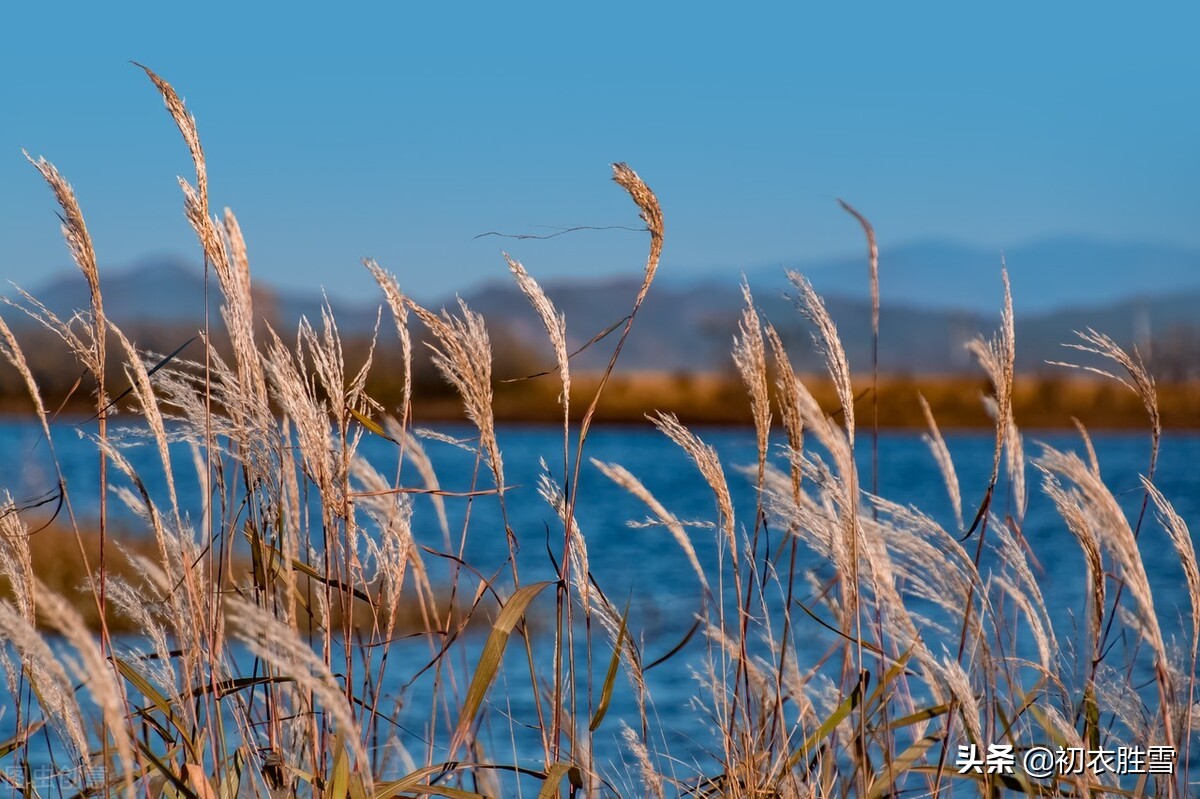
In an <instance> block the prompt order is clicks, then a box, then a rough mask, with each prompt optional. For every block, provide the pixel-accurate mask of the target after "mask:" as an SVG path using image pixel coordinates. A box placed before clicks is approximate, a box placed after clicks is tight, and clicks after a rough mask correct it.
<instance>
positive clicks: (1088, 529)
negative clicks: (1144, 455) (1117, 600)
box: [1038, 461, 1105, 663]
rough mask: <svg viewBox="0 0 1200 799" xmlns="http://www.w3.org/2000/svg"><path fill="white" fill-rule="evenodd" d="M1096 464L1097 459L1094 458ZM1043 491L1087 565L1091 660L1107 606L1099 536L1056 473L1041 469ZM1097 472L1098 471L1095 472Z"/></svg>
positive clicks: (1094, 657) (1097, 656) (1094, 658)
mask: <svg viewBox="0 0 1200 799" xmlns="http://www.w3.org/2000/svg"><path fill="white" fill-rule="evenodd" d="M1092 465H1093V466H1095V462H1094V461H1093V464H1092ZM1038 469H1039V470H1040V471H1041V472H1042V476H1043V477H1042V492H1043V493H1044V494H1046V496H1048V497H1049V498H1050V500H1051V501H1052V502H1053V503H1054V506H1055V508H1056V509H1057V511H1058V514H1059V516H1060V517H1061V518H1062V520H1063V521H1064V522H1066V525H1067V529H1068V530H1069V531H1070V532H1071V535H1073V536H1074V537H1075V540H1076V541H1077V542H1078V543H1079V548H1080V549H1081V550H1082V552H1083V560H1084V563H1085V564H1086V566H1087V577H1088V580H1087V582H1088V585H1089V586H1090V588H1091V590H1090V592H1089V603H1090V605H1091V612H1090V613H1089V614H1088V632H1089V634H1090V639H1091V643H1092V652H1091V656H1092V661H1093V662H1094V663H1095V662H1098V661H1099V659H1100V646H1101V630H1102V626H1103V623H1104V608H1105V570H1104V561H1103V558H1102V556H1101V552H1100V546H1101V545H1100V538H1099V536H1098V535H1097V534H1096V530H1095V527H1094V525H1093V521H1092V519H1091V518H1090V517H1089V515H1088V514H1087V513H1085V512H1084V509H1083V507H1082V506H1081V505H1080V504H1079V503H1078V502H1077V501H1076V499H1075V498H1074V497H1072V496H1071V495H1070V494H1068V493H1067V491H1066V490H1065V489H1064V488H1063V486H1062V483H1060V482H1059V480H1058V478H1057V477H1055V475H1054V474H1053V473H1052V472H1050V471H1048V470H1046V469H1044V468H1042V466H1041V465H1040V464H1039V465H1038ZM1093 473H1094V474H1097V476H1098V472H1093Z"/></svg>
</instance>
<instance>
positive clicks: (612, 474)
mask: <svg viewBox="0 0 1200 799" xmlns="http://www.w3.org/2000/svg"><path fill="white" fill-rule="evenodd" d="M592 465H593V466H595V467H596V468H597V469H599V470H600V472H601V474H603V475H604V476H605V477H607V478H608V479H609V480H612V481H613V482H614V483H616V484H617V485H619V486H620V487H621V488H623V489H625V490H626V491H628V492H629V493H630V494H633V495H634V496H635V497H637V498H638V499H640V500H641V501H642V502H644V503H645V504H646V507H648V508H649V509H650V512H651V513H653V514H654V516H655V518H657V519H658V521H659V522H660V523H661V524H662V525H663V526H664V527H666V528H667V530H668V531H669V532H670V533H671V536H672V537H673V538H674V539H675V543H677V544H679V548H680V549H681V550H683V554H684V557H686V558H687V561H688V563H689V564H690V565H691V567H692V571H694V572H695V573H696V579H698V580H699V581H700V585H701V586H702V587H703V588H704V594H705V596H706V597H707V596H709V595H711V593H712V589H711V588H710V587H709V584H708V578H707V577H705V576H704V569H703V568H702V567H701V566H700V559H699V558H697V557H696V548H695V547H693V546H692V540H691V539H690V538H689V537H688V534H687V531H686V530H684V529H683V523H682V522H680V521H679V518H678V517H676V516H675V514H673V513H671V512H670V511H669V510H667V509H666V507H664V506H663V504H662V503H661V502H659V501H658V499H657V498H656V497H655V496H654V495H653V494H652V493H650V490H649V489H647V488H646V486H644V485H643V484H642V482H641V481H640V480H638V479H637V478H636V477H634V476H633V475H632V474H630V473H629V470H628V469H626V468H625V467H624V466H621V465H620V464H616V463H605V462H603V461H599V460H596V459H595V458H592Z"/></svg>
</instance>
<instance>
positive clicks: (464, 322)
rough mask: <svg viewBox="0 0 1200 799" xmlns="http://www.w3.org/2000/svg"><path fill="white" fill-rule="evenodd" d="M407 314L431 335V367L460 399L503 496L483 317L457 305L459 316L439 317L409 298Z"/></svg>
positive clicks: (487, 344) (460, 304)
mask: <svg viewBox="0 0 1200 799" xmlns="http://www.w3.org/2000/svg"><path fill="white" fill-rule="evenodd" d="M404 301H405V304H406V305H407V306H408V308H409V310H411V311H412V312H413V313H415V314H416V315H417V318H418V319H420V320H421V322H422V323H423V324H424V325H425V327H427V328H428V329H429V332H431V333H433V335H434V337H435V338H436V339H437V344H436V345H434V344H427V346H428V347H429V348H430V350H431V351H432V352H433V363H434V365H435V366H436V367H437V368H438V371H440V372H441V373H442V377H444V378H445V379H446V382H448V383H450V385H452V386H454V388H455V390H456V391H457V392H458V393H459V396H461V397H462V400H463V407H464V409H465V410H466V413H467V418H468V419H470V420H471V423H472V424H474V425H475V427H476V429H477V430H479V442H480V447H481V448H482V451H483V453H484V455H485V456H486V459H487V464H488V467H489V468H490V469H491V470H492V475H493V477H494V478H495V482H496V489H497V490H498V491H500V492H501V495H503V492H504V488H505V485H504V461H503V460H502V458H501V455H500V447H499V445H498V444H497V443H496V422H495V417H494V415H493V412H492V347H491V342H490V340H489V338H488V334H487V327H486V326H485V325H484V321H483V317H482V316H480V315H479V314H477V313H475V312H474V311H472V310H471V309H470V308H468V307H467V304H466V303H465V302H463V301H462V300H461V299H460V300H459V301H458V305H459V309H460V310H461V311H462V315H461V316H452V315H451V314H450V313H448V312H447V311H445V310H443V311H442V313H441V315H440V316H438V315H437V314H434V313H433V312H432V311H428V310H426V309H425V308H423V307H421V306H420V305H418V304H417V303H415V302H413V301H412V300H411V299H409V298H408V297H405V298H404Z"/></svg>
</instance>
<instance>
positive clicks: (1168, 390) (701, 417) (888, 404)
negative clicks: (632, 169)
mask: <svg viewBox="0 0 1200 799" xmlns="http://www.w3.org/2000/svg"><path fill="white" fill-rule="evenodd" d="M501 377H503V376H501ZM801 379H802V381H803V382H804V384H805V385H806V386H807V387H808V388H809V390H810V391H812V393H813V395H814V397H816V399H817V401H818V402H819V403H820V404H821V406H822V407H823V408H824V409H825V410H826V412H827V413H829V414H831V415H833V416H835V417H838V418H840V416H841V413H842V410H841V404H840V402H839V401H838V399H837V395H836V392H835V390H834V387H833V384H832V382H831V381H830V380H829V378H828V377H826V376H824V375H808V376H802V377H801ZM599 382H600V376H599V375H597V374H594V373H583V374H578V375H573V376H572V391H571V408H570V411H571V419H572V421H578V420H579V419H581V418H582V416H583V414H584V413H585V412H586V410H587V408H588V406H589V404H590V403H591V400H592V397H593V396H594V395H595V392H596V388H597V386H598V384H599ZM559 389H560V384H559V382H558V378H557V374H556V373H554V374H549V375H544V376H539V377H533V378H526V379H517V380H515V381H514V380H504V379H500V380H497V381H496V383H495V386H494V391H495V398H494V402H493V409H494V412H495V418H496V421H497V422H501V423H526V424H561V423H562V407H561V405H560V404H559ZM367 392H368V394H369V395H370V396H371V397H372V398H373V399H374V400H376V401H377V402H379V403H380V405H382V406H383V407H384V408H396V407H398V404H399V402H400V397H401V396H402V392H401V386H400V385H398V384H397V382H396V378H395V377H389V378H388V379H386V380H384V379H380V380H369V381H368V384H367ZM854 392H855V414H856V419H857V421H858V424H859V426H860V427H870V426H873V425H874V423H875V422H876V420H877V422H878V426H879V428H880V429H884V430H924V429H926V428H927V422H926V419H925V416H924V414H923V413H922V410H921V405H920V400H919V396H923V397H924V398H925V399H926V401H927V402H928V403H929V406H930V409H931V410H932V412H933V416H934V418H935V419H936V420H937V423H938V425H939V426H940V427H941V428H942V429H943V430H989V429H992V427H993V422H992V419H991V417H990V416H989V415H988V414H987V411H986V409H985V407H984V403H983V401H982V398H983V396H984V395H985V394H990V393H991V387H990V386H989V385H988V383H987V381H986V379H984V378H982V377H966V376H960V375H950V376H906V375H900V376H898V375H881V376H880V377H879V381H878V394H877V396H876V393H875V392H874V391H873V390H872V380H871V378H870V376H869V375H858V376H856V377H855V380H854ZM1157 393H1158V403H1159V410H1160V413H1161V417H1162V425H1163V427H1164V428H1166V429H1174V430H1200V379H1193V380H1190V381H1185V382H1162V383H1159V384H1158V386H1157ZM89 402H94V400H92V399H91V398H90V397H89V396H88V394H87V392H86V391H78V392H76V394H75V395H74V396H73V397H72V398H71V400H70V401H69V402H68V403H66V405H65V406H64V407H63V410H62V413H61V415H60V416H59V417H58V418H59V420H60V421H62V420H66V419H70V420H71V421H72V422H73V423H76V424H78V423H79V422H81V421H83V420H86V419H88V418H89V417H91V416H93V414H94V413H95V408H94V406H89V405H88V403H89ZM60 404H62V399H61V398H58V399H57V400H55V398H53V397H48V398H46V405H47V407H48V408H51V409H53V408H55V407H58V406H59V405H60ZM1013 410H1014V414H1015V417H1016V422H1017V425H1018V426H1019V427H1021V428H1026V429H1031V430H1035V429H1036V430H1062V429H1073V428H1074V426H1075V420H1078V421H1079V422H1081V423H1082V424H1084V425H1085V426H1086V427H1088V428H1089V429H1092V430H1140V429H1145V428H1146V427H1147V426H1148V423H1149V422H1148V417H1147V413H1146V409H1145V407H1144V406H1143V404H1142V401H1141V399H1140V398H1139V397H1138V396H1137V395H1136V394H1134V393H1133V392H1132V391H1131V390H1129V389H1128V388H1127V387H1125V386H1123V385H1121V384H1120V383H1118V382H1116V381H1115V380H1110V379H1104V378H1101V377H1098V376H1092V375H1082V374H1078V373H1077V374H1070V375H1056V376H1048V375H1020V374H1018V375H1017V378H1016V382H1015V387H1014V393H1013ZM116 412H117V415H118V416H119V417H124V418H125V419H128V418H131V417H132V416H134V415H136V413H137V408H136V405H135V404H134V402H133V400H132V398H126V399H124V400H122V401H121V402H120V403H119V404H118V406H117V409H116ZM654 412H662V413H672V414H675V415H676V416H678V417H679V419H680V421H682V422H683V423H684V424H688V425H728V426H740V425H750V424H752V422H753V420H752V417H751V413H750V402H749V400H748V398H747V395H746V390H745V387H744V386H743V385H742V383H741V381H740V380H739V379H738V377H737V376H736V375H734V374H731V373H668V372H620V371H618V372H617V373H615V374H614V375H613V376H612V377H611V379H610V380H609V382H608V385H607V386H606V387H605V389H604V394H603V396H602V398H601V401H600V403H599V405H598V406H597V408H596V413H595V417H594V418H593V422H594V423H596V424H619V425H643V424H646V423H647V422H646V416H647V414H652V413H654ZM0 414H3V415H5V416H9V417H14V416H29V415H30V414H31V404H30V402H29V400H28V398H27V397H24V396H20V395H11V394H7V395H6V394H0ZM774 416H775V418H774V421H775V422H776V423H778V421H779V418H778V413H775V414H774ZM410 419H411V420H412V421H413V422H414V423H415V424H417V425H430V424H439V423H458V422H464V421H466V417H465V415H464V413H463V408H462V403H461V401H460V400H459V398H458V397H457V396H456V395H455V394H454V393H453V391H452V390H451V389H450V387H449V386H447V385H446V384H444V383H441V382H439V381H437V380H436V379H433V380H431V379H428V378H427V379H426V380H423V381H421V382H419V383H418V384H417V385H416V386H415V387H414V390H413V400H412V411H411V415H410Z"/></svg>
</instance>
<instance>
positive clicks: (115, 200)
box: [0, 3, 1200, 297]
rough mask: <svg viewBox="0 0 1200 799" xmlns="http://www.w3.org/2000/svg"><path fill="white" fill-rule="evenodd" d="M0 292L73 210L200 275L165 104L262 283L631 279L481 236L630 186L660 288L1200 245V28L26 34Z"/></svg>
mask: <svg viewBox="0 0 1200 799" xmlns="http://www.w3.org/2000/svg"><path fill="white" fill-rule="evenodd" d="M6 17H7V18H6V20H5V33H6V35H5V36H4V37H3V38H4V39H5V42H4V46H3V47H0V70H2V72H0V74H3V80H2V81H0V279H3V280H12V281H15V282H17V283H19V284H21V285H23V286H36V285H37V284H38V283H39V282H41V281H42V280H43V279H44V277H45V276H46V275H49V274H53V273H57V272H59V271H61V270H63V269H65V268H66V267H67V266H68V264H69V261H68V256H67V253H66V249H65V247H64V246H63V244H62V243H61V241H60V240H59V238H58V224H57V220H56V219H55V217H54V206H53V203H52V199H51V197H50V194H49V192H48V191H47V190H46V189H45V187H44V186H43V185H41V184H40V179H39V178H38V176H37V174H36V172H35V171H34V170H33V169H32V168H31V167H30V166H29V165H28V164H27V163H25V161H24V159H23V157H22V156H21V153H20V149H19V148H21V147H24V148H26V149H27V150H29V152H30V153H31V154H33V155H35V156H36V155H45V156H46V157H47V158H49V159H50V160H51V161H53V162H54V163H55V164H56V165H57V166H58V167H59V168H60V170H61V171H62V172H63V173H64V174H65V175H66V176H67V177H68V179H69V180H70V181H71V182H72V184H73V185H74V186H75V188H76V190H77V192H78V194H79V197H80V200H81V202H82V204H83V208H84V212H85V214H86V216H87V219H88V222H89V226H90V228H91V230H92V233H93V236H94V238H95V240H96V246H97V250H98V252H99V254H100V258H101V262H102V267H105V268H122V267H127V266H129V265H130V264H132V263H134V262H136V261H137V260H139V259H141V258H144V257H146V256H150V255H154V254H159V253H174V254H183V255H188V256H195V255H196V253H197V249H196V245H195V241H194V239H193V238H192V236H191V235H190V231H189V229H188V228H187V226H186V223H185V221H184V219H183V216H182V212H181V198H180V194H179V190H178V187H177V185H176V183H175V175H177V174H182V175H190V174H191V173H190V164H189V161H188V159H187V154H186V150H185V148H184V146H183V144H182V142H181V141H180V139H179V136H178V133H177V132H176V131H175V129H174V127H173V125H172V123H171V121H170V119H169V118H168V116H167V114H166V112H165V110H164V109H163V107H162V104H161V102H160V101H159V99H158V97H157V96H156V93H155V91H154V89H153V87H152V86H151V85H150V83H149V82H148V81H147V80H146V79H145V77H144V76H142V75H141V73H140V72H139V71H138V70H136V69H135V68H134V67H133V66H131V65H130V64H129V63H128V61H129V60H130V59H135V60H138V61H141V62H143V63H145V64H147V65H148V66H150V67H151V68H153V69H155V70H156V71H157V72H159V74H161V75H162V76H163V77H165V78H166V79H167V80H169V81H171V82H172V83H173V84H174V85H175V86H176V88H177V89H178V90H179V92H180V93H181V94H182V95H183V96H184V97H185V98H186V99H187V101H188V105H189V108H190V109H191V110H192V112H193V113H194V114H195V115H196V117H197V119H198V122H199V126H200V132H201V137H202V139H203V141H204V144H205V147H206V150H207V153H208V156H209V168H210V177H211V182H212V200H213V204H214V207H217V208H220V207H224V206H230V207H232V208H233V210H234V212H235V213H237V214H238V216H239V219H240V220H241V222H242V226H243V228H244V230H245V231H246V234H247V237H248V240H249V245H250V254H251V265H252V268H253V270H254V272H255V274H256V275H257V276H258V277H260V278H262V279H265V280H267V281H270V282H272V283H275V284H278V285H283V286H287V287H294V288H315V287H317V286H325V287H326V288H327V289H328V290H329V292H330V293H331V294H334V295H342V296H350V297H361V296H367V295H368V294H369V293H370V291H371V285H370V281H369V279H368V278H367V276H366V274H365V273H364V270H362V269H361V267H359V266H358V264H359V259H360V258H362V257H363V256H372V257H375V258H377V259H379V260H380V261H381V262H382V263H383V264H384V265H385V266H386V267H387V268H388V269H390V270H392V271H394V272H396V273H397V274H398V276H399V277H400V281H401V285H402V286H404V287H405V288H407V289H408V290H409V291H411V292H413V293H415V294H417V295H418V296H431V295H437V294H439V293H442V292H446V291H452V290H454V289H456V288H462V287H464V286H467V285H469V284H471V283H474V282H476V281H478V280H481V279H485V278H488V277H495V278H503V277H504V275H505V274H506V271H505V268H504V263H503V260H502V258H501V256H500V251H501V250H502V249H507V250H509V251H510V252H511V253H512V254H513V255H514V256H515V257H517V258H519V259H521V260H522V261H524V262H525V264H526V265H527V266H528V267H529V269H530V270H531V271H532V272H533V273H534V274H535V275H537V276H539V277H543V278H551V277H565V276H585V275H599V274H611V273H618V272H626V273H637V271H638V270H639V269H640V267H641V264H642V258H643V252H644V249H643V247H644V241H643V239H644V237H643V236H641V235H639V234H637V233H630V232H627V231H621V230H612V231H590V232H589V231H585V232H579V233H574V234H571V235H566V236H561V237H559V238H556V239H553V240H550V241H529V240H524V241H520V240H503V239H498V238H494V237H488V238H481V239H476V238H473V237H474V236H475V235H476V234H479V233H483V232H486V231H491V230H498V231H505V232H514V233H539V232H547V231H548V229H549V226H570V225H596V226H604V225H629V224H636V223H637V219H636V214H635V209H634V208H633V206H632V204H631V203H629V201H628V199H627V198H626V197H624V196H623V194H622V192H621V191H620V189H618V188H617V187H616V186H615V185H614V184H612V183H611V182H610V181H609V180H608V178H609V170H608V163H609V162H611V161H614V160H624V161H627V162H629V163H630V164H631V165H632V166H633V167H634V168H635V169H637V170H638V172H639V173H640V174H641V175H642V176H643V177H644V178H645V179H646V181H647V182H648V183H649V184H650V185H651V187H653V188H654V189H655V190H656V191H657V192H658V194H659V196H660V198H661V200H662V202H663V205H664V208H665V212H666V220H667V246H666V252H665V255H664V262H663V269H664V270H668V271H670V272H672V273H675V274H682V273H684V272H686V271H688V270H701V269H704V270H711V269H724V270H728V271H729V272H731V273H736V271H737V270H739V269H742V268H753V267H757V266H764V265H771V264H779V265H782V266H789V267H798V268H803V267H804V264H805V260H806V259H813V258H817V257H820V256H822V255H828V254H835V253H837V254H840V253H846V252H856V251H858V250H859V249H861V247H862V245H861V241H860V237H859V231H858V230H857V228H856V227H855V224H854V222H853V220H851V219H850V218H849V217H847V216H846V215H845V214H844V213H842V212H841V211H840V210H838V208H837V206H836V202H835V198H836V197H844V198H846V199H847V200H848V201H850V202H852V203H854V204H855V205H857V206H858V207H859V208H860V209H861V210H862V211H863V212H865V213H866V214H867V215H868V216H870V218H871V219H872V221H873V222H874V223H875V225H876V228H877V229H878V231H879V235H880V240H881V243H882V244H883V246H884V247H885V249H886V247H887V245H888V244H889V243H896V244H898V243H902V242H908V241H912V240H915V239H920V238H926V237H936V238H953V239H958V240H962V241H965V242H970V243H973V244H978V245H982V246H986V247H994V248H995V249H996V251H997V255H999V252H1000V250H1001V249H1002V248H1005V247H1012V246H1015V245H1017V244H1020V243H1022V242H1025V241H1028V240H1030V239H1032V238H1036V237H1040V236H1046V235H1056V234H1064V233H1066V234H1082V235H1088V236H1096V237H1101V238H1115V239H1139V240H1153V241H1159V242H1164V243H1172V244H1182V245H1186V246H1194V247H1200V225H1198V224H1197V222H1200V213H1198V212H1200V201H1198V200H1197V189H1198V187H1200V156H1197V142H1200V102H1197V101H1198V100H1200V89H1198V88H1197V87H1198V85H1200V82H1198V80H1197V79H1198V78H1200V48H1197V47H1196V46H1195V44H1194V41H1193V38H1194V33H1195V30H1196V29H1197V23H1198V22H1200V13H1198V12H1196V11H1194V10H1191V7H1188V6H1185V5H1184V4H1182V3H1179V4H1155V5H1146V6H1142V7H1139V8H1138V9H1137V13H1136V14H1135V13H1133V10H1132V7H1130V6H1115V7H1111V8H1108V7H1105V6H1104V5H1103V4H1082V3H1079V4H1076V3H1070V4H1067V3H1062V4H1058V3H1054V4H1050V3H1038V4H1033V3H1029V4H1024V3H1011V4H1004V5H1002V6H999V5H992V6H988V7H983V6H982V5H981V4H971V3H912V4H887V5H885V4H882V3H881V4H875V5H873V4H841V5H838V6H836V7H834V4H820V5H819V6H818V5H816V4H813V5H812V7H804V6H801V5H800V4H789V5H783V4H779V5H759V6H739V7H737V8H736V9H735V7H734V6H732V5H723V6H706V5H704V4H695V5H688V6H684V5H676V6H668V5H656V4H628V5H622V4H603V5H602V6H601V5H599V4H597V5H596V6H594V7H591V8H584V7H582V6H581V5H576V4H541V5H535V4H522V5H520V6H519V7H516V6H515V4H505V5H504V6H501V5H500V4H489V5H483V4H479V5H474V4H429V5H423V6H417V5H410V4H402V3H394V4H388V5H387V6H378V7H358V8H343V7H340V6H338V7H335V6H333V5H322V6H311V7H309V6H301V5H296V4H293V5H289V6H286V7H285V6H280V7H279V9H278V10H272V9H268V8H266V7H264V6H256V5H247V6H245V7H235V6H232V5H222V4H217V3H205V4H190V5H182V4H145V5H141V6H139V5H136V4H125V5H123V6H122V9H121V10H112V9H108V8H102V7H99V6H98V5H97V6H81V7H79V8H73V7H72V5H71V4H69V3H67V4H55V5H54V6H53V7H44V6H43V7H37V8H35V7H34V6H33V4H29V5H27V6H26V7H24V8H19V9H8V10H6Z"/></svg>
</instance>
